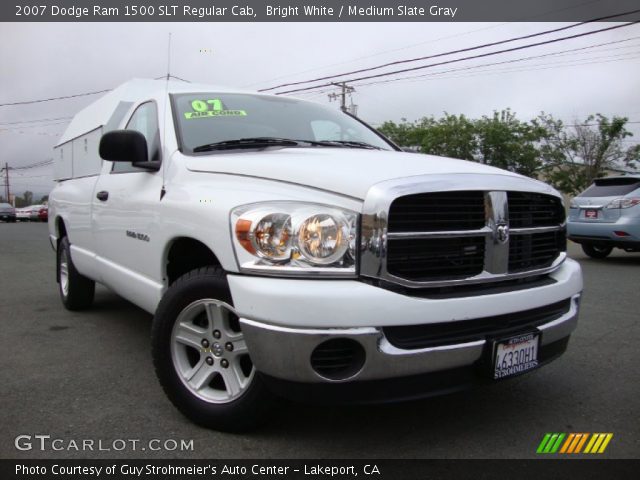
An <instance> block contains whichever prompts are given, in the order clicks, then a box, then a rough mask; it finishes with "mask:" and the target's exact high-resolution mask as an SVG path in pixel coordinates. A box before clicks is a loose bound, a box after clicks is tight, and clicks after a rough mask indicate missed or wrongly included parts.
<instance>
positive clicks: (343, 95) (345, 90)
mask: <svg viewBox="0 0 640 480" xmlns="http://www.w3.org/2000/svg"><path fill="white" fill-rule="evenodd" d="M332 85H335V86H336V87H340V88H341V89H342V91H341V92H340V93H335V92H334V93H330V94H329V100H336V99H338V98H340V110H342V111H343V112H345V113H349V108H348V107H347V95H351V94H352V93H353V92H355V91H356V89H355V88H354V87H351V86H349V85H347V83H346V82H340V83H333V84H332ZM350 113H354V112H350Z"/></svg>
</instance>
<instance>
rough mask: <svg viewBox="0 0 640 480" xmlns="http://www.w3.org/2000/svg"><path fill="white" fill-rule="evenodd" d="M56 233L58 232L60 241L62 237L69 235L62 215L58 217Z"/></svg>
mask: <svg viewBox="0 0 640 480" xmlns="http://www.w3.org/2000/svg"><path fill="white" fill-rule="evenodd" d="M56 233H57V234H58V243H59V242H60V240H61V239H62V237H66V236H67V227H65V225H64V220H63V219H62V217H58V218H56Z"/></svg>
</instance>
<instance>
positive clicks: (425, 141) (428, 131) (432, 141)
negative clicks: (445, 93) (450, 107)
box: [418, 112, 478, 160]
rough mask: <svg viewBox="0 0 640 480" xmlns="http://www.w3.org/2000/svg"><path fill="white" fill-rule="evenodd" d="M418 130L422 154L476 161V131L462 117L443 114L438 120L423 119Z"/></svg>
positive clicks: (470, 122)
mask: <svg viewBox="0 0 640 480" xmlns="http://www.w3.org/2000/svg"><path fill="white" fill-rule="evenodd" d="M418 129H419V130H420V131H421V142H420V147H421V151H422V152H423V153H429V154H431V155H438V156H441V157H452V158H460V159H462V160H476V159H477V152H478V135H477V129H476V126H475V124H474V122H473V121H472V120H469V119H468V118H467V117H465V116H464V115H451V114H448V113H446V112H445V114H444V117H441V118H439V119H438V120H435V119H434V118H433V117H432V118H423V119H422V121H421V122H420V123H419V124H418Z"/></svg>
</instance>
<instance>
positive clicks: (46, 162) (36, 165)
mask: <svg viewBox="0 0 640 480" xmlns="http://www.w3.org/2000/svg"><path fill="white" fill-rule="evenodd" d="M52 163H53V159H51V158H49V159H47V160H41V161H39V162H36V163H31V164H29V165H23V166H22V167H11V168H9V170H29V169H31V168H40V167H45V166H48V165H51V164H52Z"/></svg>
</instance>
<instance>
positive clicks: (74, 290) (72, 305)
mask: <svg viewBox="0 0 640 480" xmlns="http://www.w3.org/2000/svg"><path fill="white" fill-rule="evenodd" d="M57 253H58V258H57V264H56V269H57V275H56V278H57V280H58V291H59V293H60V299H61V300H62V304H63V305H64V306H65V308H66V309H67V310H84V309H86V308H89V307H90V306H91V304H92V303H93V298H94V296H95V290H96V282H94V281H93V280H90V279H89V278H87V277H85V276H84V275H82V274H81V273H79V272H78V270H76V267H75V265H74V264H73V260H71V248H70V244H69V239H68V238H67V237H62V240H60V244H59V245H58V252H57ZM65 256H66V265H67V283H66V289H65V286H64V281H63V279H62V268H63V264H64V263H65ZM65 290H66V291H65Z"/></svg>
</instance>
